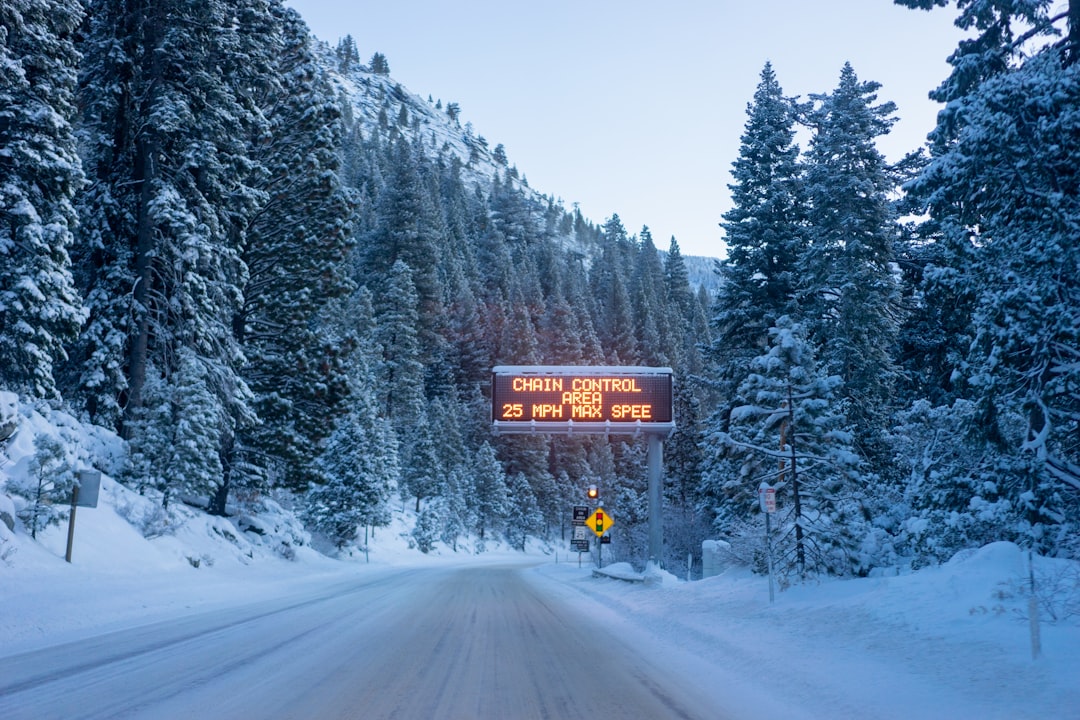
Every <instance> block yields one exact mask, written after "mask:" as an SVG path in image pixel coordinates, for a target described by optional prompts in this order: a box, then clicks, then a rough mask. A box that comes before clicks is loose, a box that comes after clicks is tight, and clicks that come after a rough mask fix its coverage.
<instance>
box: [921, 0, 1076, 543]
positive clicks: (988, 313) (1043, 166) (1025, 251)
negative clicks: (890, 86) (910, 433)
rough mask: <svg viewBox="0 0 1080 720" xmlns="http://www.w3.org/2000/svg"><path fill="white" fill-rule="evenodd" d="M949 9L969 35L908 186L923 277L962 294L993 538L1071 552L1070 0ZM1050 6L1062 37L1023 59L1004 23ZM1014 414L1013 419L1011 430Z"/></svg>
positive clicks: (1047, 25) (1034, 28) (961, 370)
mask: <svg viewBox="0 0 1080 720" xmlns="http://www.w3.org/2000/svg"><path fill="white" fill-rule="evenodd" d="M903 4H908V5H910V3H908V2H904V3H903ZM959 7H960V10H961V13H960V16H959V18H958V20H957V24H958V25H960V26H961V27H965V28H968V29H974V30H975V31H977V33H978V34H977V36H976V37H975V38H974V39H971V40H967V41H965V42H964V43H962V44H961V46H960V48H959V49H958V50H957V52H956V53H955V54H954V55H953V56H952V57H951V58H950V63H952V64H953V66H954V71H953V74H952V76H951V77H950V78H949V79H947V80H946V81H945V83H943V84H942V86H941V87H940V88H939V89H938V90H937V91H936V96H937V97H938V98H939V99H942V100H948V101H949V105H948V107H947V112H945V113H943V114H942V115H941V117H939V122H938V127H937V129H936V130H935V132H934V134H933V135H932V136H931V139H932V141H933V142H932V145H931V152H932V158H931V161H930V163H929V165H928V166H927V167H926V169H925V170H924V172H923V173H922V175H921V176H920V177H919V178H918V179H917V180H916V181H915V182H913V183H912V185H911V190H912V193H913V195H914V196H915V197H916V198H917V199H919V200H921V201H922V202H923V203H925V206H926V207H928V208H929V211H930V215H931V218H932V220H933V223H934V228H935V229H936V230H937V238H936V239H937V242H938V244H939V246H940V248H941V250H942V252H941V253H940V256H941V260H942V262H941V264H940V265H939V266H937V267H930V268H928V269H927V277H928V280H929V281H930V282H932V283H935V284H936V285H937V286H938V287H942V288H945V289H946V291H947V292H950V293H951V294H952V295H953V296H954V297H961V298H970V307H971V308H972V311H971V320H970V324H971V332H970V339H966V338H964V339H961V338H958V339H957V345H960V343H964V345H962V346H960V350H961V353H962V354H963V357H962V362H961V363H960V364H959V367H958V368H957V369H958V372H957V375H958V377H959V378H961V379H962V380H963V381H964V382H963V384H962V386H961V392H963V393H964V394H966V395H968V397H970V398H971V399H972V400H973V401H974V402H976V403H977V404H978V407H979V412H978V413H977V414H976V415H975V418H974V421H973V422H972V423H971V425H972V433H973V435H974V436H975V438H974V440H973V441H974V443H975V444H976V445H979V444H982V445H983V446H984V447H987V448H990V449H992V450H995V451H996V452H994V453H993V454H992V457H993V462H992V470H991V475H992V477H993V479H994V483H995V489H996V491H997V493H998V494H999V496H1000V500H999V502H998V503H997V506H998V507H999V508H1003V512H1002V515H1001V518H1002V521H1001V523H1000V528H999V532H1000V534H1001V536H1002V537H1004V538H1007V539H1015V540H1017V541H1020V542H1022V543H1023V544H1025V545H1027V546H1028V547H1032V548H1034V549H1037V550H1039V551H1041V552H1068V553H1072V554H1075V553H1076V552H1077V551H1078V550H1080V548H1078V547H1077V543H1076V542H1075V541H1069V540H1068V539H1067V538H1069V537H1070V535H1074V534H1075V533H1074V532H1073V531H1074V530H1075V528H1076V527H1077V523H1078V522H1080V520H1078V518H1080V506H1078V505H1077V502H1076V489H1077V488H1078V487H1080V451H1078V445H1077V443H1076V441H1075V438H1076V437H1077V432H1078V428H1080V425H1078V423H1080V420H1078V417H1080V405H1078V404H1077V399H1076V392H1075V388H1076V387H1077V383H1078V378H1080V374H1078V370H1077V368H1078V367H1080V363H1078V362H1077V360H1078V358H1080V354H1078V353H1077V350H1076V348H1077V347H1078V346H1080V320H1078V317H1077V312H1076V308H1077V307H1078V306H1080V291H1078V286H1080V285H1078V283H1077V281H1076V277H1077V270H1076V268H1077V267H1078V263H1080V260H1078V254H1077V253H1078V251H1077V244H1076V242H1075V236H1076V232H1075V228H1076V226H1077V223H1078V220H1080V204H1078V202H1077V199H1076V193H1075V192H1071V191H1069V190H1068V188H1071V187H1075V186H1076V183H1077V176H1078V171H1077V164H1076V155H1077V152H1078V149H1080V145H1078V144H1077V137H1078V135H1080V133H1078V129H1080V114H1078V112H1077V107H1078V106H1080V74H1078V73H1080V69H1078V68H1080V63H1077V58H1078V55H1077V48H1078V47H1080V44H1078V42H1077V39H1078V37H1080V4H1077V3H1075V2H1070V4H1069V13H1067V14H1066V13H1063V14H1060V15H1057V16H1055V17H1051V16H1050V10H1051V7H1052V4H1051V3H1050V2H1047V1H1042V0H1040V1H1037V2H1031V3H1024V4H1019V5H1017V4H1004V3H994V2H989V1H988V0H980V1H979V2H973V3H971V4H970V6H965V5H964V4H961V5H960V6H959ZM1061 20H1065V21H1066V22H1068V31H1067V33H1066V34H1065V38H1064V39H1063V40H1062V41H1060V42H1057V43H1053V44H1044V45H1043V46H1042V47H1041V48H1039V49H1038V50H1037V51H1036V52H1034V53H1033V54H1032V55H1031V56H1030V57H1028V58H1027V59H1024V57H1023V55H1022V48H1021V44H1022V43H1021V42H1020V40H1021V38H1016V37H1014V36H1013V28H1014V27H1015V26H1018V25H1019V23H1018V21H1022V22H1023V23H1024V24H1026V25H1027V26H1028V27H1029V28H1030V29H1029V30H1028V31H1027V33H1026V34H1025V36H1024V39H1025V40H1031V39H1033V38H1036V37H1039V36H1043V37H1048V36H1052V35H1054V34H1056V33H1057V32H1058V31H1057V29H1056V28H1055V26H1054V24H1055V22H1060V21H1061ZM958 354H960V353H958ZM1014 424H1019V425H1020V427H1022V428H1024V429H1023V430H1022V431H1021V432H1014V431H1013V429H1012V426H1013V425H1014ZM973 491H974V492H973V494H975V495H976V496H977V495H978V494H979V493H978V488H977V487H976V488H973ZM961 501H962V499H961Z"/></svg>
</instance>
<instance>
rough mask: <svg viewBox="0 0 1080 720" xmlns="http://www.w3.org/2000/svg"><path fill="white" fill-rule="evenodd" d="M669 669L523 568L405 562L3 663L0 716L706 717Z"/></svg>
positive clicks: (268, 719)
mask: <svg viewBox="0 0 1080 720" xmlns="http://www.w3.org/2000/svg"><path fill="white" fill-rule="evenodd" d="M0 652H2V650H0ZM669 675H670V673H667V672H666V671H665V670H664V668H663V667H658V666H657V665H656V664H655V663H653V662H651V661H650V659H649V658H642V657H639V656H637V655H635V654H634V652H633V651H632V650H631V649H630V648H629V647H627V646H626V645H624V644H623V643H622V642H621V641H620V639H619V638H618V637H614V636H612V635H610V634H605V633H604V632H603V631H602V630H600V629H598V628H596V627H592V626H590V624H589V623H588V622H587V621H586V620H585V619H584V618H583V617H580V616H579V615H578V614H576V613H575V609H574V607H573V606H568V605H566V604H564V603H563V602H562V601H560V600H558V599H557V597H556V596H555V595H553V594H549V593H547V592H545V591H544V588H543V585H542V584H535V583H534V582H533V581H531V580H530V579H529V578H528V577H527V575H526V573H525V572H523V570H522V569H521V568H513V567H473V568H460V569H447V568H438V569H410V570H402V571H398V572H392V573H386V574H383V575H379V576H377V577H374V578H368V579H354V580H350V581H349V582H348V583H343V584H340V585H338V586H336V587H332V588H327V587H320V588H318V589H316V590H313V591H312V592H311V593H310V594H307V595H304V594H299V595H292V596H290V597H288V598H277V599H268V600H266V601H264V602H260V603H258V604H255V605H248V606H245V607H240V608H233V609H229V610H226V611H217V612H213V613H202V614H198V615H194V616H190V617H185V618H181V619H177V620H174V621H170V622H162V623H156V624H152V625H146V626H143V627H133V628H130V629H126V630H121V631H117V632H112V633H109V634H106V635H101V636H98V637H95V638H91V639H88V640H83V641H80V642H78V643H72V644H70V645H61V646H55V647H50V648H45V649H41V650H37V651H34V652H29V653H23V654H19V655H14V656H10V657H5V658H0V718H4V720H16V719H19V720H22V719H26V720H48V719H49V718H63V719H64V720H72V719H74V718H153V719H154V720H169V719H170V718H178V719H180V718H182V719H184V720H187V719H189V718H190V719H192V720H194V719H196V718H198V719H199V720H209V719H211V718H228V719H230V720H233V719H236V718H244V719H245V720H248V719H250V720H272V719H274V718H297V719H300V718H312V719H315V718H317V719H318V720H330V719H332V718H365V719H367V720H379V719H384V718H385V719H389V718H401V719H403V720H440V719H443V718H447V719H454V720H457V719H460V720H485V719H486V718H498V719H499V720H518V719H522V720H524V719H528V718H552V719H558V720H572V719H574V718H588V719H589V720H609V719H612V720H613V719H619V720H632V719H634V718H642V719H646V718H647V719H648V720H657V719H664V720H667V719H668V718H686V719H690V718H709V719H710V720H717V713H716V710H715V708H710V707H709V706H708V704H707V702H705V701H703V700H702V699H701V698H700V697H699V696H698V695H697V694H695V692H694V691H693V689H692V688H690V687H686V686H685V685H686V683H683V682H682V681H680V679H679V678H673V677H670V676H669Z"/></svg>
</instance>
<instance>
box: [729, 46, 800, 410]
mask: <svg viewBox="0 0 1080 720" xmlns="http://www.w3.org/2000/svg"><path fill="white" fill-rule="evenodd" d="M746 113H747V120H746V126H745V129H744V131H743V135H742V141H741V145H740V148H739V157H738V159H736V161H735V163H734V166H733V169H732V177H733V178H734V180H735V182H734V184H732V185H730V186H729V187H730V188H731V193H732V195H731V198H732V205H733V207H732V209H731V210H729V211H728V212H727V213H725V214H724V222H723V223H722V224H721V226H722V227H723V228H724V231H725V237H724V242H725V244H726V245H727V247H728V253H727V257H726V258H725V259H724V260H723V262H722V263H721V264H720V265H719V272H720V276H721V278H722V279H723V283H722V284H721V286H720V289H719V290H718V292H717V295H716V300H715V302H714V305H713V308H714V312H713V316H712V322H711V324H712V328H713V337H712V349H711V352H710V355H711V358H712V362H713V363H714V364H715V365H716V368H717V374H718V376H719V377H718V379H719V381H720V387H719V390H720V392H721V394H722V395H728V396H730V391H731V390H733V389H734V387H736V386H737V385H738V383H739V382H741V380H742V378H743V377H744V376H745V372H746V365H747V363H748V362H749V360H750V359H751V358H753V357H756V356H757V355H758V354H760V352H761V350H762V348H764V347H765V345H766V343H767V338H768V329H769V328H770V327H771V326H772V324H773V323H774V322H775V321H776V318H778V317H780V316H781V315H783V314H785V313H791V312H793V311H794V310H795V305H794V299H795V288H796V284H797V281H798V270H797V263H798V258H799V257H800V255H801V254H802V252H803V250H804V248H805V246H806V241H807V238H806V233H807V228H806V212H807V207H806V205H807V202H806V195H805V189H804V184H803V179H802V169H801V168H800V167H799V164H798V155H799V147H798V145H796V144H795V120H796V108H795V105H794V101H793V100H791V99H790V98H787V97H785V96H784V94H783V90H782V89H781V87H780V84H779V82H777V79H776V74H775V73H774V72H773V69H772V65H771V64H769V63H766V64H765V67H764V68H763V69H762V71H761V81H760V82H759V83H758V86H757V90H756V91H755V92H754V99H753V101H752V102H751V103H750V104H749V105H748V106H747V110H746Z"/></svg>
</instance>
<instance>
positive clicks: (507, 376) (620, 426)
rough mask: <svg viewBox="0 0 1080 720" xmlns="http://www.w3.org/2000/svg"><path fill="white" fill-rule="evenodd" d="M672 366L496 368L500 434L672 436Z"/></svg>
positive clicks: (495, 418) (494, 400)
mask: <svg viewBox="0 0 1080 720" xmlns="http://www.w3.org/2000/svg"><path fill="white" fill-rule="evenodd" d="M671 386H672V373H671V368H653V367H603V366H563V365H503V366H499V367H496V368H494V369H493V370H492V381H491V419H492V424H493V426H494V429H495V432H496V433H553V434H571V433H576V432H581V433H603V434H611V433H613V434H636V433H639V432H650V433H659V434H663V435H668V434H670V433H671V432H672V431H673V430H674V429H675V419H674V417H673V414H672V400H671V398H672V390H671Z"/></svg>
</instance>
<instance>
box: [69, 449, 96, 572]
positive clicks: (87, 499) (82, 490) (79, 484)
mask: <svg viewBox="0 0 1080 720" xmlns="http://www.w3.org/2000/svg"><path fill="white" fill-rule="evenodd" d="M75 478H76V479H75V485H74V486H73V487H72V488H71V515H70V516H68V536H67V554H66V555H64V559H65V560H67V561H68V562H71V548H72V545H74V543H75V508H77V507H91V508H96V507H97V501H98V490H99V489H100V488H101V473H99V472H98V471H97V470H80V471H79V472H78V473H77V474H76V476H75Z"/></svg>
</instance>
